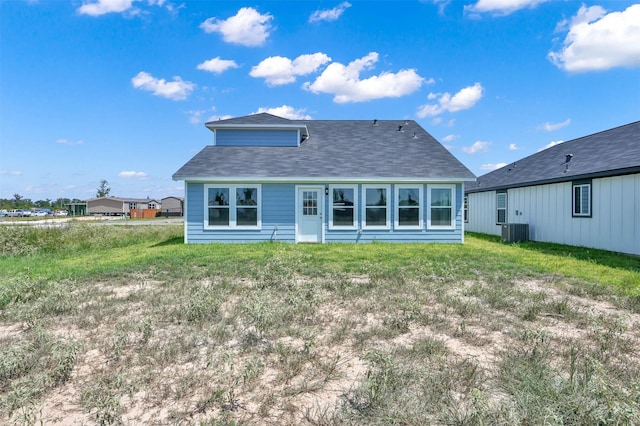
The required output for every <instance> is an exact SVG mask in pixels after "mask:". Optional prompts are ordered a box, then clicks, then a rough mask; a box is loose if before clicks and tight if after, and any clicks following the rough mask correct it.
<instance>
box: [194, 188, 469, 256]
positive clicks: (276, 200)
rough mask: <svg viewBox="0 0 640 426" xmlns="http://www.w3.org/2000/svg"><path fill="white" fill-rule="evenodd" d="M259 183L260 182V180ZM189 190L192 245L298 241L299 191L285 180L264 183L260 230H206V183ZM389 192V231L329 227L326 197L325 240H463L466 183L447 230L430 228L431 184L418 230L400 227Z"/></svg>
mask: <svg viewBox="0 0 640 426" xmlns="http://www.w3.org/2000/svg"><path fill="white" fill-rule="evenodd" d="M256 183H259V182H256ZM186 186H187V189H186V194H187V197H186V203H187V209H186V217H185V227H186V236H187V242H188V243H192V244H197V243H209V242H213V241H216V242H230V243H244V242H258V241H275V240H277V241H284V242H295V240H296V238H295V207H296V206H295V191H296V185H295V184H293V183H291V184H285V183H280V184H278V183H273V184H272V183H263V184H262V195H261V199H262V211H261V217H262V228H261V229H259V230H233V229H229V230H209V229H204V203H205V200H204V184H202V183H187V185H186ZM390 189H391V190H390V193H389V202H390V206H391V208H390V214H391V218H390V220H391V229H388V230H366V229H362V230H361V231H358V230H332V229H329V225H328V219H329V208H330V203H329V197H325V203H324V215H323V217H324V224H323V226H324V237H325V242H327V243H328V242H349V243H360V242H361V243H364V242H372V241H386V242H425V243H426V242H439V243H462V241H463V227H462V203H463V194H462V184H461V183H456V185H455V193H456V194H455V209H454V214H455V228H454V229H450V230H448V229H446V230H432V229H426V223H427V205H426V194H427V191H428V190H429V184H428V183H427V184H423V191H424V192H423V193H424V194H425V195H424V197H423V198H424V199H423V200H422V202H423V206H424V207H423V210H422V216H423V217H422V220H423V222H424V226H423V227H422V229H417V230H396V229H394V220H395V214H396V201H395V199H394V197H395V190H394V186H393V185H391V188H390ZM357 203H358V205H359V206H362V205H363V191H362V185H358V200H357ZM364 214H365V212H364V209H363V208H359V209H358V216H359V217H358V219H357V220H358V228H362V224H363V220H364V219H363V218H364Z"/></svg>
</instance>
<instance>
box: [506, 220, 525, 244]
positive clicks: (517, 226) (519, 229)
mask: <svg viewBox="0 0 640 426" xmlns="http://www.w3.org/2000/svg"><path fill="white" fill-rule="evenodd" d="M525 241H529V224H528V223H505V224H504V225H502V242H503V243H522V242H525Z"/></svg>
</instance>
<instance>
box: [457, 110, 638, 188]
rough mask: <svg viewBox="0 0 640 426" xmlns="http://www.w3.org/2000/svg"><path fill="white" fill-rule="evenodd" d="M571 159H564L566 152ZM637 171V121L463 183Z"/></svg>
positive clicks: (517, 182) (502, 183)
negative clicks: (474, 180)
mask: <svg viewBox="0 0 640 426" xmlns="http://www.w3.org/2000/svg"><path fill="white" fill-rule="evenodd" d="M568 154H571V155H572V157H570V158H571V160H570V161H569V162H568V163H567V162H566V160H567V155H568ZM627 173H640V121H636V122H634V123H629V124H626V125H624V126H620V127H616V128H613V129H610V130H605V131H603V132H599V133H595V134H593V135H589V136H584V137H581V138H578V139H573V140H570V141H567V142H564V143H561V144H558V145H555V146H553V147H551V148H547V149H545V150H543V151H540V152H538V153H536V154H533V155H530V156H529V157H526V158H523V159H521V160H518V161H516V162H515V163H511V164H509V165H507V166H505V167H502V168H500V169H498V170H494V171H493V172H490V173H487V174H486V175H483V176H480V177H479V178H478V180H477V181H476V182H467V183H465V191H467V192H479V191H487V190H495V189H506V188H514V187H519V186H529V185H540V184H545V183H554V182H565V181H571V180H577V179H586V178H594V177H603V176H616V175H621V174H627Z"/></svg>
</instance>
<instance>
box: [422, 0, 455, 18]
mask: <svg viewBox="0 0 640 426" xmlns="http://www.w3.org/2000/svg"><path fill="white" fill-rule="evenodd" d="M420 1H421V2H425V1H426V2H427V3H433V4H434V5H435V6H438V13H439V14H441V15H442V14H443V13H444V10H445V9H446V8H447V6H448V5H449V3H451V0H420Z"/></svg>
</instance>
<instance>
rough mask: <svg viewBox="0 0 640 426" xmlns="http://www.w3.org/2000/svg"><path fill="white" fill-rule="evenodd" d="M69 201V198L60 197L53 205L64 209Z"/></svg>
mask: <svg viewBox="0 0 640 426" xmlns="http://www.w3.org/2000/svg"><path fill="white" fill-rule="evenodd" d="M68 202H69V199H68V198H58V199H57V200H56V201H54V202H53V206H52V207H55V208H57V209H61V210H62V209H64V205H65V204H67V203H68Z"/></svg>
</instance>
